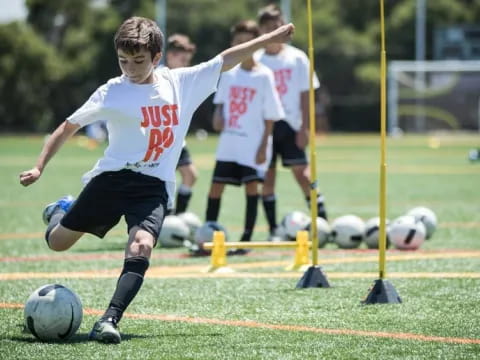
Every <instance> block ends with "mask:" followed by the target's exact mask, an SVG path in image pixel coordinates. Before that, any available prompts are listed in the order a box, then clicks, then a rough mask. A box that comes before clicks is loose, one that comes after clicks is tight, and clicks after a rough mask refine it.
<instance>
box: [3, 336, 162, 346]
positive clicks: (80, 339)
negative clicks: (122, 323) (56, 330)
mask: <svg viewBox="0 0 480 360" xmlns="http://www.w3.org/2000/svg"><path fill="white" fill-rule="evenodd" d="M161 336H163V335H155V337H161ZM151 337H153V336H151V335H149V336H147V335H133V334H122V341H129V340H133V339H148V338H151ZM1 339H3V340H10V341H15V342H19V343H25V344H37V343H42V344H52V345H57V344H82V343H87V342H92V340H88V333H85V334H75V335H74V336H73V337H71V338H70V339H68V340H65V341H42V340H39V339H37V338H35V337H34V336H33V335H28V334H25V335H24V336H4V337H3V336H2V337H1Z"/></svg>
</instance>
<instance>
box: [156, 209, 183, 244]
mask: <svg viewBox="0 0 480 360" xmlns="http://www.w3.org/2000/svg"><path fill="white" fill-rule="evenodd" d="M189 236H190V229H189V228H188V226H187V224H185V222H184V221H183V220H182V219H180V218H179V217H178V216H176V215H167V216H165V219H163V225H162V229H161V230H160V235H159V237H158V241H160V245H161V246H162V247H164V248H177V247H182V246H184V242H185V241H186V240H188V238H189Z"/></svg>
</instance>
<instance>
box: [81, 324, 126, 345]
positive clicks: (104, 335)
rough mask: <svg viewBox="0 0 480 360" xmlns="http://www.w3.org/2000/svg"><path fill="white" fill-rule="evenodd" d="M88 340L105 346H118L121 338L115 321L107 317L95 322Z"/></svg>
mask: <svg viewBox="0 0 480 360" xmlns="http://www.w3.org/2000/svg"><path fill="white" fill-rule="evenodd" d="M88 340H95V341H99V342H102V343H106V344H119V343H120V341H122V338H121V337H120V332H119V331H118V329H117V319H116V318H113V317H109V318H107V319H100V320H99V321H97V322H96V323H95V325H93V329H92V331H90V334H88Z"/></svg>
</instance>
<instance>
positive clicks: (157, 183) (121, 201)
mask: <svg viewBox="0 0 480 360" xmlns="http://www.w3.org/2000/svg"><path fill="white" fill-rule="evenodd" d="M167 201H168V195H167V192H166V189H165V183H164V182H163V181H162V180H160V179H158V178H156V177H153V176H148V175H144V174H141V173H138V172H134V171H131V170H126V169H124V170H120V171H108V172H104V173H101V174H100V175H98V176H95V177H94V178H93V179H91V180H90V182H89V183H88V184H87V185H86V186H85V188H84V189H83V190H82V192H81V193H80V195H79V196H78V198H77V200H75V202H74V203H73V204H72V207H71V208H70V209H69V210H68V212H67V213H66V214H65V216H64V217H63V218H62V220H61V222H60V223H61V224H62V226H64V227H66V228H67V229H70V230H74V231H80V232H87V233H90V234H94V235H96V236H98V237H101V238H103V237H104V236H105V234H106V233H107V232H108V231H109V230H110V229H111V228H112V227H114V226H115V225H116V224H117V223H118V222H119V221H120V218H121V217H122V215H123V216H125V221H126V222H127V225H128V232H130V229H131V228H132V227H134V226H139V227H141V228H142V229H144V230H146V231H148V232H149V233H150V234H152V235H153V236H154V238H155V241H156V239H158V235H159V233H160V229H161V227H162V223H163V218H164V216H165V210H166V208H167Z"/></svg>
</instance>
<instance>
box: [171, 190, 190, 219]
mask: <svg viewBox="0 0 480 360" xmlns="http://www.w3.org/2000/svg"><path fill="white" fill-rule="evenodd" d="M191 197H192V190H190V189H187V188H186V187H180V189H179V190H178V194H177V205H176V209H175V214H181V213H183V212H185V211H186V210H187V207H188V203H189V202H190V198H191Z"/></svg>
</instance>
